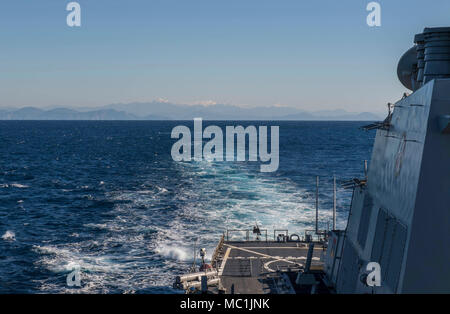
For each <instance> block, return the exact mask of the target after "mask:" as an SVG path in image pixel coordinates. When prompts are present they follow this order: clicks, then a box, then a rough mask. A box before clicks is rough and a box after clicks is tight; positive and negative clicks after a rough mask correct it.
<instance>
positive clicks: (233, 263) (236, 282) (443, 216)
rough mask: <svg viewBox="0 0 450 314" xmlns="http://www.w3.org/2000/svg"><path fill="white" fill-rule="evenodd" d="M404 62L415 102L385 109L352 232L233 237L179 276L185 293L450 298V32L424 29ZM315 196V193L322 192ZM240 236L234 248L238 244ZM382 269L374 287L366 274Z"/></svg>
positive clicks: (356, 185)
mask: <svg viewBox="0 0 450 314" xmlns="http://www.w3.org/2000/svg"><path fill="white" fill-rule="evenodd" d="M414 44H415V45H414V46H413V47H412V48H411V49H409V50H408V51H407V52H406V53H405V54H404V55H403V56H402V57H401V59H400V61H399V64H398V68H397V75H398V78H399V80H400V82H401V83H402V84H403V85H404V86H405V87H406V88H408V89H409V90H411V93H405V94H404V95H403V97H402V98H401V99H400V100H399V101H397V102H396V103H395V104H388V116H387V117H386V119H385V120H384V121H382V122H376V123H373V124H370V125H368V126H366V127H364V128H365V129H366V130H370V129H376V132H377V133H376V138H375V143H374V146H373V151H372V157H371V160H370V163H369V166H368V167H367V163H366V169H365V170H366V175H365V177H364V178H354V179H352V180H350V181H346V182H345V183H343V184H344V186H345V187H346V188H350V189H352V190H353V196H352V202H351V205H350V209H349V215H348V221H347V225H346V228H345V230H336V225H335V221H336V220H335V217H336V215H335V213H336V180H334V182H335V184H334V185H335V187H334V191H335V192H334V200H335V201H334V208H333V226H332V228H331V230H319V228H318V193H316V221H315V229H313V230H306V231H304V232H303V233H302V234H290V233H289V231H288V230H274V231H273V234H272V232H270V233H269V231H268V230H265V229H262V228H261V227H260V226H257V225H256V226H254V227H253V228H251V229H249V230H226V232H225V233H224V234H223V235H222V237H221V238H220V241H219V243H218V245H217V247H216V249H215V250H214V252H213V254H212V258H211V263H210V264H208V263H206V262H205V255H206V252H205V250H204V249H202V250H201V251H200V256H201V257H202V262H201V266H200V267H199V268H197V267H195V265H194V267H193V268H192V269H191V271H190V272H189V273H187V274H185V275H182V276H177V277H176V279H175V282H174V284H173V286H174V288H176V289H181V290H184V291H185V292H186V293H226V294H259V293H278V294H284V293H286V294H302V293H307V294H320V293H376V294H378V293H379V294H386V293H387V294H394V293H450V267H449V266H450V246H449V241H450V27H442V28H425V29H424V31H423V33H421V34H417V35H416V36H415V39H414ZM317 186H318V185H317ZM237 234H239V235H243V237H242V236H241V238H239V239H236V235H237ZM370 264H375V265H377V267H375V268H374V269H377V268H378V270H377V271H378V272H379V274H378V277H379V282H378V284H369V281H368V280H367V278H368V275H370V274H369V273H368V271H367V269H368V268H367V266H368V265H370Z"/></svg>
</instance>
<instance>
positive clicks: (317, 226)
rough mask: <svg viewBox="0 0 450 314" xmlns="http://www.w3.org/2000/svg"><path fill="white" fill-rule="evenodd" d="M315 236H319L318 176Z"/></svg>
mask: <svg viewBox="0 0 450 314" xmlns="http://www.w3.org/2000/svg"><path fill="white" fill-rule="evenodd" d="M316 234H319V176H317V177H316Z"/></svg>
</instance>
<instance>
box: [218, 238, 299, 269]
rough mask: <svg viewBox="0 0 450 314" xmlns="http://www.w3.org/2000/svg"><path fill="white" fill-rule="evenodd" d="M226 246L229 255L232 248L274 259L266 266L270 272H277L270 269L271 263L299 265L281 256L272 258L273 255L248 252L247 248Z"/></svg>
mask: <svg viewBox="0 0 450 314" xmlns="http://www.w3.org/2000/svg"><path fill="white" fill-rule="evenodd" d="M224 245H226V246H228V249H227V253H229V251H228V250H230V248H231V249H236V250H241V251H244V252H247V253H253V254H256V255H261V256H263V257H267V258H270V259H274V260H273V261H269V262H267V263H266V264H264V268H265V269H267V270H268V271H271V272H275V270H273V269H271V268H269V267H268V265H269V264H270V263H273V262H280V261H282V262H286V263H289V264H297V263H295V262H292V261H289V260H287V259H284V258H280V256H271V255H267V254H263V253H259V252H255V251H252V250H247V249H245V248H242V247H237V246H234V245H230V244H224ZM225 255H227V254H226V253H225ZM227 257H228V256H227ZM224 267H225V264H224Z"/></svg>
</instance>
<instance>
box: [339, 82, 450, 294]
mask: <svg viewBox="0 0 450 314" xmlns="http://www.w3.org/2000/svg"><path fill="white" fill-rule="evenodd" d="M448 114H450V79H435V80H433V81H430V82H428V83H427V84H425V85H424V86H422V87H421V88H420V89H418V90H417V91H416V92H414V93H413V94H412V95H410V96H409V97H406V98H405V99H402V100H400V101H399V102H397V103H396V106H395V109H394V112H393V116H392V120H391V127H390V129H389V130H388V131H386V130H378V131H377V136H376V139H375V144H374V148H373V153H372V159H371V163H370V168H369V173H368V182H367V186H366V187H365V188H362V187H358V188H356V189H355V192H354V197H353V201H352V208H351V215H350V217H349V220H348V226H347V232H346V237H345V243H344V250H343V259H342V263H341V265H340V270H339V271H340V274H339V279H338V283H337V286H336V288H337V291H338V292H346V293H348V292H355V293H368V292H372V288H370V287H366V286H365V285H364V284H363V283H362V282H361V281H360V280H359V276H356V277H355V275H354V269H355V267H357V266H356V265H358V267H359V273H360V274H361V273H362V272H363V271H364V266H365V265H366V264H367V263H368V262H371V261H372V260H371V258H372V256H371V255H372V248H373V246H374V244H380V243H379V242H377V241H380V239H375V233H376V227H377V218H378V214H379V211H380V209H381V208H382V209H383V210H385V211H386V213H387V215H388V216H389V217H390V218H389V219H391V220H390V221H389V223H388V224H387V225H386V231H385V233H384V237H383V239H384V240H383V241H385V243H384V244H385V247H383V248H381V247H380V249H382V252H383V253H382V256H381V257H380V261H381V264H382V265H388V266H386V267H385V268H388V269H382V274H383V276H384V277H386V276H387V277H386V278H383V276H382V286H381V287H377V288H375V289H374V292H375V293H417V292H423V293H428V292H447V293H448V292H450V247H449V245H448V242H449V240H450V134H446V133H443V132H442V131H441V128H440V124H439V117H441V116H444V115H448ZM366 196H370V197H371V199H372V202H364V198H365V197H366ZM364 203H366V208H364ZM369 203H371V204H372V208H371V210H370V211H371V213H370V219H369V224H368V228H367V241H366V245H365V247H361V246H360V245H359V243H358V241H357V239H358V227H363V226H359V224H360V218H361V214H362V211H363V210H367V206H368V204H369ZM360 232H361V230H360ZM401 246H402V247H401ZM355 255H356V257H355ZM345 263H349V265H345ZM384 279H389V280H386V281H385V282H384V284H383V280H384ZM349 280H355V281H356V282H354V283H351V282H349ZM351 289H353V290H352V291H350V290H351Z"/></svg>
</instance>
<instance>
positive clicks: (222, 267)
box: [218, 248, 231, 276]
mask: <svg viewBox="0 0 450 314" xmlns="http://www.w3.org/2000/svg"><path fill="white" fill-rule="evenodd" d="M230 252H231V248H227V251H226V252H225V255H224V257H223V260H222V263H221V264H220V269H219V273H218V276H222V273H223V270H224V269H225V264H226V263H227V259H228V256H230Z"/></svg>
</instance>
